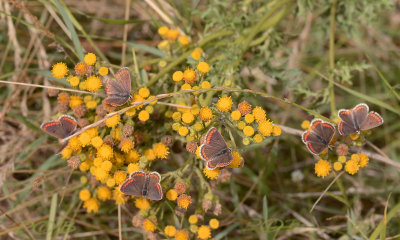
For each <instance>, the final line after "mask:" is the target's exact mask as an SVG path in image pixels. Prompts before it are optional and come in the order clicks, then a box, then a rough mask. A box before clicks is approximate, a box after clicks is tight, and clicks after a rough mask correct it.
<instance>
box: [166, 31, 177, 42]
mask: <svg viewBox="0 0 400 240" xmlns="http://www.w3.org/2000/svg"><path fill="white" fill-rule="evenodd" d="M166 35H167V38H168V39H170V40H176V39H177V38H178V36H179V30H178V29H169V30H168V31H167V34H166Z"/></svg>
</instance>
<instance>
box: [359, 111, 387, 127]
mask: <svg viewBox="0 0 400 240" xmlns="http://www.w3.org/2000/svg"><path fill="white" fill-rule="evenodd" d="M382 124H383V118H382V117H381V115H379V114H378V113H377V112H370V113H368V115H367V117H366V118H365V120H364V122H362V123H361V125H360V130H368V129H371V128H375V127H378V126H380V125H382Z"/></svg>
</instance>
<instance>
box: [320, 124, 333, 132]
mask: <svg viewBox="0 0 400 240" xmlns="http://www.w3.org/2000/svg"><path fill="white" fill-rule="evenodd" d="M322 126H323V127H328V128H330V129H332V130H334V127H332V125H330V124H328V123H323V124H322Z"/></svg>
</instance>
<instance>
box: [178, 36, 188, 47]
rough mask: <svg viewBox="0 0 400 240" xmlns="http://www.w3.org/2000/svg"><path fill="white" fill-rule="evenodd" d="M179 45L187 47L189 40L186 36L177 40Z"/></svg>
mask: <svg viewBox="0 0 400 240" xmlns="http://www.w3.org/2000/svg"><path fill="white" fill-rule="evenodd" d="M178 41H179V43H180V44H182V45H188V44H189V42H190V40H189V37H188V36H180V37H179V39H178Z"/></svg>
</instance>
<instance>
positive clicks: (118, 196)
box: [113, 187, 126, 204]
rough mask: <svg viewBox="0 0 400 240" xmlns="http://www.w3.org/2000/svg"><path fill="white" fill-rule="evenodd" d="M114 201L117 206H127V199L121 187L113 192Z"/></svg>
mask: <svg viewBox="0 0 400 240" xmlns="http://www.w3.org/2000/svg"><path fill="white" fill-rule="evenodd" d="M113 199H114V200H115V203H116V204H125V203H126V198H125V195H124V193H123V192H121V191H120V190H119V187H116V188H115V189H114V191H113Z"/></svg>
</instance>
